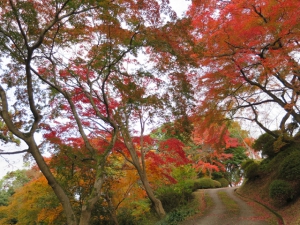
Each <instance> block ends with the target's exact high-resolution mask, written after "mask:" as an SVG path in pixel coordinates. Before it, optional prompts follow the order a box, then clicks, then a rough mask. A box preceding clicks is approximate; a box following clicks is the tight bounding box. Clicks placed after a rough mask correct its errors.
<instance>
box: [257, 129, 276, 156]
mask: <svg viewBox="0 0 300 225" xmlns="http://www.w3.org/2000/svg"><path fill="white" fill-rule="evenodd" d="M277 132H279V131H277ZM275 141H276V138H275V137H273V136H272V135H270V134H268V133H265V134H262V135H260V136H259V137H258V139H257V140H256V141H255V142H254V144H253V148H254V149H255V150H257V151H262V155H263V156H267V157H269V158H272V157H274V156H275V155H276V151H275V149H274V142H275Z"/></svg>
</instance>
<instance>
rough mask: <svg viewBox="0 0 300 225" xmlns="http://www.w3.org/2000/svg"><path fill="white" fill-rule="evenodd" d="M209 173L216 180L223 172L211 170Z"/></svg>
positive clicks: (222, 175) (221, 176)
mask: <svg viewBox="0 0 300 225" xmlns="http://www.w3.org/2000/svg"><path fill="white" fill-rule="evenodd" d="M211 175H212V179H213V180H218V179H221V178H223V177H224V174H223V173H221V172H212V174H211Z"/></svg>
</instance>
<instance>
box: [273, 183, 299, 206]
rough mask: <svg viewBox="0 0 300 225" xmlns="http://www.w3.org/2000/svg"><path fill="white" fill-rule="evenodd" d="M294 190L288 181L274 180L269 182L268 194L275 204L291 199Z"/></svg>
mask: <svg viewBox="0 0 300 225" xmlns="http://www.w3.org/2000/svg"><path fill="white" fill-rule="evenodd" d="M293 195H294V190H293V187H292V186H291V184H290V183H288V182H287V181H284V180H274V181H272V183H271V184H270V188H269V196H270V197H271V198H272V199H273V200H274V201H275V203H276V204H279V205H282V204H285V203H287V202H289V201H291V200H292V199H293V197H294V196H293Z"/></svg>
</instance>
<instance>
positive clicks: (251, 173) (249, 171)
mask: <svg viewBox="0 0 300 225" xmlns="http://www.w3.org/2000/svg"><path fill="white" fill-rule="evenodd" d="M242 169H243V170H244V174H245V178H248V179H250V180H253V179H256V178H258V177H259V175H260V170H259V162H258V161H255V160H253V159H249V160H247V161H245V162H244V163H242Z"/></svg>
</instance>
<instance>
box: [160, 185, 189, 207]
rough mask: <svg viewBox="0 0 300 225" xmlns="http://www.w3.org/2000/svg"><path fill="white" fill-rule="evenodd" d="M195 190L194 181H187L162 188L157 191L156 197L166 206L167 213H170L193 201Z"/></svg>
mask: <svg viewBox="0 0 300 225" xmlns="http://www.w3.org/2000/svg"><path fill="white" fill-rule="evenodd" d="M194 190H195V189H194V181H193V180H187V181H185V182H180V183H177V184H174V185H171V186H165V187H161V188H159V189H157V190H156V195H157V197H158V199H159V200H160V201H161V203H162V205H163V206H164V209H165V211H166V212H170V211H172V210H173V209H175V208H176V207H178V206H181V205H184V204H186V203H187V202H188V201H189V200H191V199H192V192H193V191H194Z"/></svg>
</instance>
